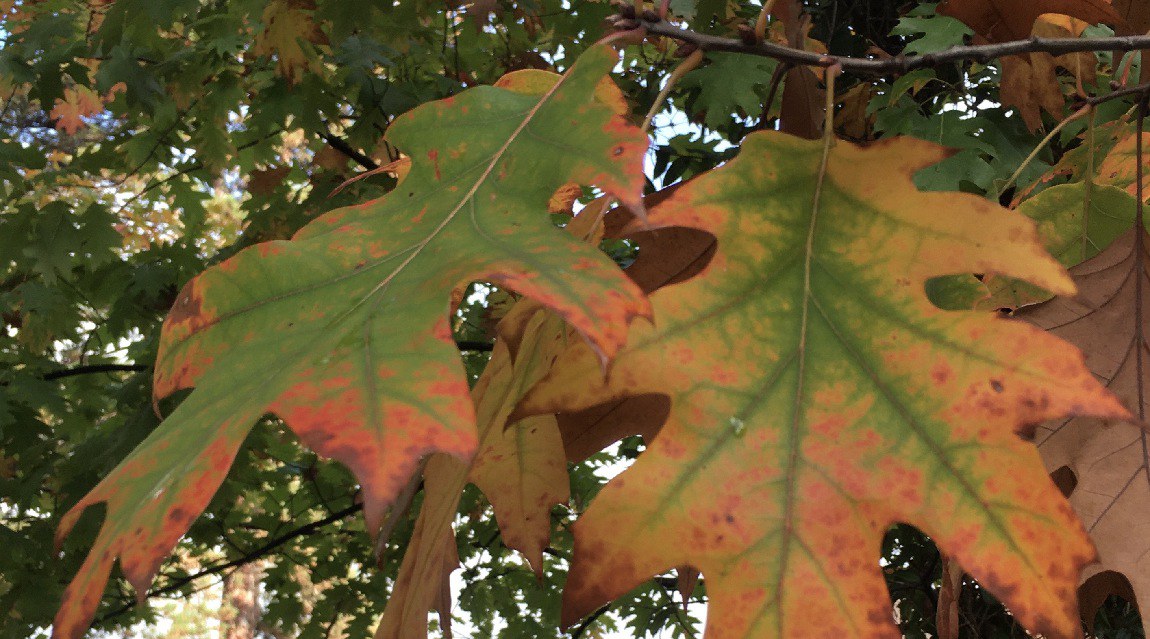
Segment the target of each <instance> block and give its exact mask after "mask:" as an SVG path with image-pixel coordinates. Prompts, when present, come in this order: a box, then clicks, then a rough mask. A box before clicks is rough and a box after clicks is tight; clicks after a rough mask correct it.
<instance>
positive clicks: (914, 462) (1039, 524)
mask: <svg viewBox="0 0 1150 639" xmlns="http://www.w3.org/2000/svg"><path fill="white" fill-rule="evenodd" d="M823 153H824V151H823V148H822V145H821V143H819V142H807V141H802V140H797V139H794V138H790V137H787V136H784V135H782V134H779V133H758V134H753V135H752V136H750V137H748V138H747V139H746V140H745V142H744V144H743V148H742V150H741V152H740V155H739V156H738V157H737V158H736V159H735V160H733V161H731V162H730V163H728V164H727V165H726V166H724V167H722V168H719V169H716V170H714V171H712V172H710V173H708V174H706V175H703V176H701V177H699V178H697V179H696V180H694V181H692V182H691V183H690V184H688V185H685V186H683V187H682V188H681V189H679V190H678V192H676V193H674V194H673V195H672V196H671V197H670V198H669V199H668V200H667V201H665V202H663V203H661V204H659V205H656V206H654V207H653V208H652V210H651V212H650V217H649V221H650V224H651V225H652V226H653V227H655V228H656V229H658V228H666V227H679V226H682V227H693V228H698V229H701V230H704V231H707V232H709V233H711V234H713V235H714V236H715V237H716V238H717V240H718V246H719V248H718V250H717V252H716V253H715V255H714V257H713V259H712V260H711V262H710V263H709V264H708V265H707V266H706V267H705V268H704V269H703V271H702V272H701V273H700V274H699V275H698V276H696V277H695V278H693V279H690V280H688V281H686V282H683V283H679V284H675V285H672V286H669V287H667V288H664V289H661V290H659V291H657V292H656V293H654V294H653V295H652V297H651V299H652V303H653V305H654V307H655V311H656V312H655V317H656V324H655V325H653V326H652V325H637V326H635V327H633V329H632V332H631V336H630V338H629V340H628V346H627V347H626V348H625V349H624V350H623V351H621V352H620V354H619V356H618V357H617V359H616V361H615V362H614V364H613V366H612V367H611V369H610V372H609V375H608V376H607V377H606V378H605V379H604V378H603V376H602V375H601V374H600V373H599V371H598V366H599V360H598V358H597V357H595V356H594V354H593V353H592V352H591V351H590V350H588V349H586V348H583V347H580V346H578V345H575V346H572V348H571V349H570V350H569V351H568V352H567V353H565V354H564V355H563V356H561V357H560V359H559V360H558V362H557V363H556V365H555V367H554V369H553V372H552V374H551V375H550V376H549V377H548V378H547V379H545V380H544V381H543V382H542V383H541V384H540V385H539V386H537V387H536V388H535V389H533V390H532V391H531V392H530V393H529V394H528V395H527V397H526V398H525V399H524V402H523V404H522V405H521V407H520V411H519V412H521V413H523V414H530V413H543V412H551V411H555V410H568V409H584V408H588V407H592V406H595V405H598V404H601V403H604V402H612V401H618V400H620V399H624V398H626V397H629V396H633V395H641V394H646V393H665V394H667V395H669V397H670V400H671V412H670V415H669V417H668V418H667V421H666V423H665V424H664V425H663V428H662V430H661V431H660V433H659V434H658V436H657V437H655V439H654V441H653V442H652V443H651V445H650V447H649V448H648V449H647V450H646V452H645V453H644V454H643V455H642V456H640V458H639V460H638V461H637V462H636V463H635V465H634V466H632V467H631V468H630V469H629V470H627V471H625V472H624V473H623V474H622V475H620V476H619V477H617V478H616V479H615V480H613V481H612V482H611V483H610V484H608V486H607V487H606V488H605V489H604V490H603V491H602V492H601V493H600V494H599V496H598V498H597V499H596V500H595V501H594V502H593V503H592V505H591V507H590V508H589V509H588V510H587V512H586V513H585V514H584V515H583V516H582V517H581V518H580V520H579V521H578V522H577V523H576V524H575V557H574V559H573V564H572V571H571V573H570V576H569V578H568V583H567V589H566V592H565V599H564V619H565V621H566V622H567V623H571V622H572V621H574V620H576V619H578V618H579V617H580V616H582V615H585V614H587V613H589V612H590V611H592V610H594V609H595V608H596V607H598V606H600V605H602V604H603V603H605V602H607V601H609V600H610V599H612V598H614V597H616V596H619V595H621V594H623V593H624V592H626V591H627V590H629V589H630V588H632V587H633V586H634V585H636V584H637V583H639V582H641V581H643V580H645V579H646V578H648V577H649V576H651V575H654V574H657V573H660V572H663V571H665V570H667V569H670V568H672V567H678V566H683V565H690V566H693V567H695V568H698V569H701V570H702V572H703V574H704V575H705V577H706V583H707V592H708V596H709V599H710V604H709V610H708V626H707V636H708V637H709V639H716V638H732V637H738V638H743V637H801V636H841V637H880V636H881V637H895V636H898V634H897V630H896V628H895V626H894V624H893V622H892V618H891V612H890V604H889V599H888V596H887V593H886V589H885V585H884V581H883V578H882V573H881V570H880V568H879V564H878V556H879V549H880V547H881V541H882V538H883V535H884V533H885V532H886V530H887V528H888V527H889V526H890V525H892V524H893V523H895V522H908V523H911V524H913V525H916V526H918V527H920V528H921V529H922V530H923V531H925V532H926V533H927V534H928V535H930V536H931V537H932V538H933V539H934V540H935V541H936V542H937V543H938V545H939V547H940V548H941V549H942V550H943V551H944V552H946V553H947V554H949V555H950V556H952V557H954V558H955V559H956V560H957V561H958V562H960V563H961V565H962V567H963V568H964V569H965V570H966V571H967V572H969V573H970V574H972V575H973V576H974V577H975V578H977V579H978V580H979V581H980V582H981V583H982V584H983V585H984V586H985V587H986V588H988V589H989V590H990V591H991V592H992V593H994V594H995V595H996V596H998V597H1000V598H1001V599H1002V600H1003V601H1004V602H1005V603H1006V605H1007V606H1008V607H1010V609H1011V610H1012V611H1014V612H1015V613H1016V615H1017V617H1018V619H1019V621H1020V622H1021V623H1022V624H1023V625H1025V626H1026V627H1028V628H1029V629H1031V630H1034V631H1037V632H1042V633H1046V634H1047V635H1048V636H1073V635H1075V634H1076V633H1077V629H1078V621H1077V618H1078V610H1077V607H1076V606H1075V587H1076V585H1077V578H1078V575H1079V572H1080V570H1081V568H1082V566H1083V565H1085V564H1086V563H1087V562H1089V561H1090V560H1091V559H1092V558H1093V557H1094V551H1093V548H1092V547H1091V545H1090V542H1089V541H1088V539H1087V537H1086V535H1085V533H1084V531H1083V530H1082V527H1081V525H1080V524H1079V523H1078V522H1077V520H1076V519H1075V518H1074V515H1073V513H1072V511H1071V509H1070V507H1069V504H1067V503H1066V501H1065V499H1063V497H1062V496H1061V495H1060V494H1059V493H1058V491H1057V489H1055V487H1054V486H1053V484H1052V483H1051V482H1050V480H1049V479H1048V477H1047V475H1046V472H1045V470H1044V468H1043V465H1042V462H1041V461H1040V460H1039V458H1038V454H1037V451H1036V450H1035V448H1034V446H1033V445H1032V444H1030V443H1028V442H1026V441H1024V440H1023V438H1024V437H1025V436H1026V435H1027V434H1028V431H1029V428H1030V426H1029V425H1031V424H1034V423H1037V422H1039V421H1041V420H1043V419H1048V418H1050V417H1053V416H1060V415H1071V414H1091V415H1096V416H1103V417H1115V418H1117V417H1125V416H1127V413H1126V411H1125V409H1123V408H1122V406H1121V405H1120V404H1119V403H1118V401H1117V400H1116V399H1115V398H1113V397H1112V396H1110V395H1109V394H1108V393H1107V392H1106V391H1105V390H1104V389H1103V388H1102V387H1101V385H1099V384H1098V383H1097V382H1096V381H1095V380H1094V378H1093V377H1092V376H1091V375H1090V373H1089V371H1088V370H1087V369H1086V367H1085V366H1084V364H1083V362H1082V357H1081V355H1080V354H1079V353H1078V352H1077V351H1076V350H1075V349H1074V348H1073V347H1071V346H1069V345H1067V344H1065V343H1063V342H1061V341H1060V340H1058V339H1057V338H1054V337H1053V336H1050V335H1048V334H1046V333H1043V332H1042V331H1039V330H1037V329H1035V328H1033V327H1030V326H1027V325H1025V324H1023V323H1020V322H1014V321H1011V320H1006V319H1001V318H995V317H994V316H992V315H990V314H987V313H975V312H948V311H942V310H939V309H938V308H936V307H934V306H932V305H931V304H930V302H929V301H928V299H927V297H926V295H925V293H924V290H923V286H924V284H925V282H926V281H927V279H928V278H932V277H936V276H940V275H944V274H948V273H956V272H983V273H1002V274H1005V275H1010V276H1013V277H1019V278H1023V279H1025V280H1027V281H1029V282H1031V283H1033V284H1035V285H1038V286H1042V287H1044V288H1046V289H1049V290H1052V291H1055V292H1058V293H1070V292H1072V291H1073V290H1074V287H1073V284H1072V282H1071V280H1070V279H1069V277H1068V276H1067V275H1066V273H1065V271H1064V270H1063V269H1062V268H1061V267H1060V266H1059V265H1058V264H1057V262H1055V261H1054V260H1053V259H1051V258H1050V257H1049V256H1048V255H1046V254H1045V252H1044V251H1043V250H1042V247H1041V245H1040V243H1039V241H1038V237H1037V234H1036V232H1035V229H1034V225H1033V223H1032V222H1031V221H1029V220H1027V219H1026V218H1025V217H1023V216H1021V215H1018V214H1017V213H1012V212H1009V211H1007V210H1005V209H1002V208H1000V207H998V206H996V205H994V204H992V203H990V202H988V201H986V200H983V199H981V198H978V197H976V196H973V195H966V194H956V193H945V194H944V193H922V192H919V191H917V190H916V189H915V188H914V186H913V183H912V180H911V176H912V175H913V174H914V173H915V171H917V170H919V169H921V168H922V167H924V166H927V165H930V164H932V163H935V162H938V161H939V160H941V159H943V158H944V157H945V153H944V151H943V150H942V149H940V148H939V147H936V146H934V145H932V144H930V143H926V142H919V141H914V140H910V139H894V140H887V141H882V142H879V143H877V144H875V145H873V146H871V147H868V148H859V147H855V146H853V145H850V144H846V143H842V142H840V143H839V144H838V145H837V146H836V147H834V148H833V149H832V150H830V151H829V155H827V156H825V158H824V156H823ZM824 162H825V164H824ZM860 167H867V168H866V170H859V169H860ZM654 232H655V233H658V231H654ZM639 259H640V260H642V259H643V254H642V252H640V257H639ZM1007 469H1009V470H1007ZM811 619H818V623H817V624H812V623H811Z"/></svg>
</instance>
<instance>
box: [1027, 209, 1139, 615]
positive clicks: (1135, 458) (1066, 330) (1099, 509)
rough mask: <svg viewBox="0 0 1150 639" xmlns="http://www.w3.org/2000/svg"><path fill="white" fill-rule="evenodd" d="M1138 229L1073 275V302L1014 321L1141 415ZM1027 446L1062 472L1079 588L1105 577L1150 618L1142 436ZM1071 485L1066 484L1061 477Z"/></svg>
mask: <svg viewBox="0 0 1150 639" xmlns="http://www.w3.org/2000/svg"><path fill="white" fill-rule="evenodd" d="M1147 246H1148V238H1147V235H1146V233H1145V231H1138V232H1135V231H1134V230H1131V231H1129V232H1128V233H1127V234H1126V235H1124V236H1123V237H1121V238H1119V239H1118V240H1116V241H1115V242H1114V243H1113V244H1112V245H1111V246H1110V248H1108V249H1106V250H1105V251H1103V252H1102V253H1101V254H1099V255H1098V256H1097V257H1094V258H1093V259H1091V260H1089V261H1087V262H1084V263H1082V264H1080V265H1078V266H1076V267H1074V268H1073V269H1071V271H1070V272H1071V274H1072V275H1073V276H1074V279H1075V281H1076V282H1077V284H1078V289H1079V295H1078V296H1077V297H1076V298H1073V299H1068V298H1056V299H1054V300H1051V301H1050V302H1048V303H1046V304H1043V305H1040V306H1035V307H1030V308H1028V309H1025V310H1024V311H1023V312H1022V313H1020V314H1019V315H1020V316H1021V317H1024V318H1025V319H1027V320H1029V321H1031V322H1033V323H1034V324H1037V325H1038V326H1041V327H1043V328H1046V329H1048V330H1050V332H1052V333H1054V334H1055V335H1057V336H1059V337H1061V338H1063V339H1065V340H1067V341H1070V342H1072V343H1074V344H1075V345H1077V346H1078V347H1079V348H1081V349H1082V351H1083V353H1084V354H1085V356H1086V363H1087V365H1088V366H1089V367H1090V369H1091V371H1092V372H1093V373H1094V375H1095V376H1096V377H1097V378H1098V379H1100V380H1101V381H1103V382H1104V383H1105V384H1106V385H1107V387H1108V388H1109V389H1110V390H1111V391H1113V392H1114V393H1115V394H1117V395H1118V396H1119V397H1120V398H1121V399H1122V400H1124V402H1125V403H1126V404H1127V405H1129V406H1133V407H1134V409H1135V413H1136V415H1137V416H1138V418H1139V419H1140V420H1145V418H1146V409H1147V398H1146V388H1147V385H1146V384H1147V379H1146V373H1145V361H1146V355H1147V352H1146V351H1147V341H1146V327H1147V324H1146V318H1145V315H1144V311H1145V309H1146V306H1147V296H1148V295H1150V279H1148V277H1147V265H1148V264H1150V253H1148V251H1147ZM1036 443H1037V444H1038V447H1039V451H1040V452H1041V453H1042V456H1043V459H1044V460H1045V461H1046V465H1047V467H1048V469H1049V470H1051V471H1054V472H1055V474H1056V476H1057V475H1058V474H1060V473H1061V474H1062V475H1063V476H1064V477H1063V479H1064V481H1063V482H1062V483H1063V484H1064V487H1067V488H1070V487H1071V486H1072V489H1071V490H1070V495H1069V496H1070V503H1071V504H1072V505H1073V506H1074V509H1075V511H1076V512H1077V513H1078V516H1079V517H1080V518H1081V519H1082V521H1083V523H1084V524H1085V525H1086V528H1087V530H1088V532H1089V533H1090V537H1091V539H1093V541H1094V544H1095V545H1096V546H1097V547H1098V553H1099V560H1098V562H1097V563H1094V564H1092V565H1090V566H1088V567H1087V568H1086V571H1085V573H1084V575H1083V581H1088V580H1090V578H1091V577H1094V576H1096V575H1100V574H1102V573H1104V572H1105V571H1114V572H1117V573H1121V574H1122V575H1125V577H1126V578H1127V579H1128V580H1129V582H1130V585H1132V586H1133V591H1134V594H1135V595H1136V596H1137V599H1138V603H1139V604H1140V605H1139V607H1140V609H1141V612H1142V616H1143V619H1150V538H1147V536H1146V535H1145V534H1143V532H1144V531H1145V530H1147V529H1148V528H1150V453H1148V452H1147V451H1148V450H1150V438H1148V436H1147V433H1146V431H1145V430H1143V429H1142V428H1139V427H1138V426H1136V425H1133V424H1129V423H1125V422H1120V421H1113V420H1100V419H1090V418H1075V419H1069V420H1065V421H1060V422H1053V423H1047V424H1044V425H1042V426H1040V427H1039V429H1038V431H1037V438H1036ZM1064 467H1065V468H1066V469H1069V471H1070V472H1072V473H1073V478H1074V480H1076V481H1065V480H1067V479H1068V478H1066V477H1065V474H1066V471H1065V470H1062V469H1063V468H1064ZM1116 584H1120V581H1115V580H1109V579H1103V580H1095V581H1094V582H1093V586H1092V588H1093V589H1094V590H1096V591H1097V590H1098V589H1100V588H1101V589H1102V592H1094V594H1093V596H1092V597H1091V599H1093V600H1094V601H1095V602H1097V601H1100V600H1101V599H1104V597H1105V595H1108V594H1112V593H1113V594H1122V591H1121V588H1120V587H1118V586H1117V585H1116Z"/></svg>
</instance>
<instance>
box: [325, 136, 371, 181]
mask: <svg viewBox="0 0 1150 639" xmlns="http://www.w3.org/2000/svg"><path fill="white" fill-rule="evenodd" d="M319 137H321V138H323V140H324V142H327V143H328V144H330V145H331V148H333V149H335V150H336V151H339V152H340V153H342V154H344V155H346V156H347V157H349V158H351V159H353V160H355V162H356V164H359V165H360V166H362V167H363V168H365V169H367V170H369V171H371V170H373V169H378V168H379V163H378V162H376V161H375V160H373V159H371V158H369V157H368V156H366V155H364V154H363V153H360V152H359V151H357V150H355V148H354V147H352V146H351V145H350V144H348V143H347V142H346V141H345V140H344V139H343V138H338V137H336V136H334V135H332V134H330V133H328V132H326V131H322V132H320V134H319Z"/></svg>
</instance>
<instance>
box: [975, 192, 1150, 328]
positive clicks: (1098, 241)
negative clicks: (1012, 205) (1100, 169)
mask: <svg viewBox="0 0 1150 639" xmlns="http://www.w3.org/2000/svg"><path fill="white" fill-rule="evenodd" d="M1018 212H1019V213H1022V214H1023V215H1025V216H1027V217H1029V218H1030V219H1032V220H1034V221H1035V222H1036V223H1037V224H1038V235H1039V237H1040V238H1041V240H1042V245H1043V246H1045V247H1046V250H1047V251H1049V252H1050V254H1051V255H1053V256H1054V258H1055V259H1057V260H1058V262H1059V263H1061V264H1062V265H1063V266H1066V267H1070V266H1074V265H1075V264H1079V263H1081V262H1083V261H1084V260H1087V259H1089V258H1092V257H1094V256H1095V255H1097V254H1098V253H1099V252H1101V251H1102V249H1104V248H1106V247H1107V246H1109V245H1110V243H1111V242H1113V241H1114V240H1115V239H1116V238H1118V236H1120V235H1122V233H1123V232H1124V231H1125V230H1126V229H1128V228H1130V225H1131V224H1132V223H1133V221H1134V198H1132V197H1130V195H1129V194H1127V193H1126V192H1125V191H1123V190H1122V189H1119V188H1115V187H1112V186H1101V185H1095V184H1087V183H1086V182H1075V183H1072V184H1060V185H1058V186H1053V187H1050V188H1048V189H1046V190H1045V191H1043V192H1041V193H1039V194H1038V195H1036V196H1034V197H1032V198H1030V199H1029V200H1026V201H1025V202H1023V203H1022V205H1021V206H1019V207H1018ZM983 284H984V285H985V286H986V289H987V292H986V297H984V298H983V299H980V300H978V301H977V303H976V304H974V305H972V306H973V307H974V308H979V309H985V310H995V309H1009V310H1012V311H1013V310H1015V309H1018V308H1021V307H1023V306H1027V305H1030V304H1037V303H1039V302H1044V301H1046V300H1048V299H1050V298H1051V297H1053V295H1052V294H1051V293H1049V292H1048V291H1045V290H1043V289H1042V288H1039V287H1036V286H1034V285H1032V284H1028V283H1026V282H1024V281H1021V280H1018V279H1014V278H1010V277H1003V276H1000V275H994V274H991V275H987V276H986V277H984V278H983Z"/></svg>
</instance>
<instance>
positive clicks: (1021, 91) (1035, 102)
mask: <svg viewBox="0 0 1150 639" xmlns="http://www.w3.org/2000/svg"><path fill="white" fill-rule="evenodd" d="M1087 26H1089V24H1088V23H1087V22H1084V21H1082V20H1077V19H1075V18H1071V17H1069V16H1064V15H1059V14H1043V15H1041V16H1039V17H1038V19H1037V20H1036V21H1035V22H1034V29H1033V31H1032V35H1034V36H1036V37H1043V38H1076V37H1079V36H1080V35H1082V32H1083V31H1084V30H1085V29H1086V27H1087ZM1001 63H1002V83H1001V84H1000V85H999V90H1000V95H1001V98H1002V103H1003V104H1004V105H1007V106H1013V107H1017V108H1018V110H1019V115H1021V116H1022V119H1023V121H1024V122H1026V124H1027V126H1029V127H1030V129H1031V130H1032V131H1033V130H1038V129H1040V128H1041V127H1042V114H1041V113H1040V111H1046V112H1047V113H1050V114H1051V115H1053V116H1055V117H1058V118H1061V117H1062V114H1063V111H1064V110H1065V109H1064V105H1065V102H1066V98H1065V96H1064V95H1063V91H1064V89H1063V86H1062V83H1061V81H1060V80H1059V79H1058V73H1057V68H1058V67H1061V68H1063V69H1066V70H1067V71H1070V72H1071V73H1072V74H1073V75H1074V78H1075V82H1076V89H1077V90H1078V91H1079V92H1080V93H1082V94H1085V91H1084V89H1083V87H1084V86H1089V85H1091V84H1093V83H1094V81H1095V79H1096V77H1097V68H1098V58H1097V57H1095V55H1094V53H1092V52H1080V53H1070V54H1065V55H1060V56H1053V55H1051V54H1049V53H1042V52H1037V53H1028V54H1026V55H1021V56H1007V57H1005V58H1003V59H1002V61H1001Z"/></svg>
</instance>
